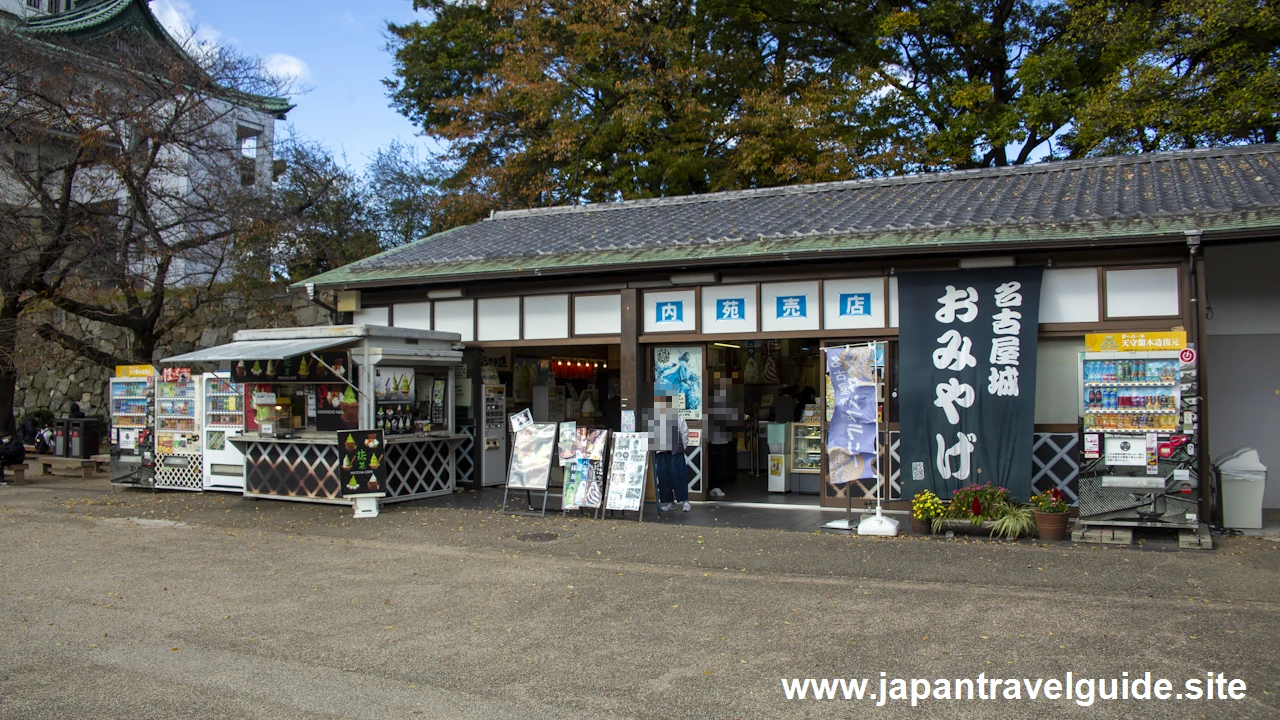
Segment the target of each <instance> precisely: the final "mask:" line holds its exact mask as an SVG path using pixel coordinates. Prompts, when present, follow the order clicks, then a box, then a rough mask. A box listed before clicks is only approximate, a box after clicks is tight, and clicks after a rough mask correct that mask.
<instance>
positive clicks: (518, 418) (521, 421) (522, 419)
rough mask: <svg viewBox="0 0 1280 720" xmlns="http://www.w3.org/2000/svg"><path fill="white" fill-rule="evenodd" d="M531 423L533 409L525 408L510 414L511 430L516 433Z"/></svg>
mask: <svg viewBox="0 0 1280 720" xmlns="http://www.w3.org/2000/svg"><path fill="white" fill-rule="evenodd" d="M532 424H533V411H532V410H530V409H529V408H525V409H523V410H521V411H520V412H518V413H516V414H514V415H512V416H511V432H513V433H518V432H520V431H521V430H523V429H525V428H527V427H529V426H530V425H532Z"/></svg>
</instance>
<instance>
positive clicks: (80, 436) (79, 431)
mask: <svg viewBox="0 0 1280 720" xmlns="http://www.w3.org/2000/svg"><path fill="white" fill-rule="evenodd" d="M67 423H68V425H67V432H68V435H69V436H70V438H69V440H68V442H67V455H66V456H67V457H72V458H79V459H81V460H88V459H89V458H91V457H93V456H94V455H97V454H98V447H99V446H100V445H101V439H102V435H101V433H100V432H99V430H98V419H97V418H72V419H70V420H68V421H67Z"/></svg>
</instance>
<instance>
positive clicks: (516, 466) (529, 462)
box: [507, 423, 556, 490]
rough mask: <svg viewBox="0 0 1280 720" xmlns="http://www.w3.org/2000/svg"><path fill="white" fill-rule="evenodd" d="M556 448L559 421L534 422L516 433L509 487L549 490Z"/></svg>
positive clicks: (508, 480)
mask: <svg viewBox="0 0 1280 720" xmlns="http://www.w3.org/2000/svg"><path fill="white" fill-rule="evenodd" d="M555 448H556V424H555V423H533V424H531V425H527V426H525V427H524V428H522V429H521V430H519V431H518V432H516V434H515V440H514V442H513V443H512V445H511V466H510V469H509V470H508V471H507V487H509V488H511V489H513V490H546V489H547V486H548V485H550V482H551V456H552V455H553V454H555Z"/></svg>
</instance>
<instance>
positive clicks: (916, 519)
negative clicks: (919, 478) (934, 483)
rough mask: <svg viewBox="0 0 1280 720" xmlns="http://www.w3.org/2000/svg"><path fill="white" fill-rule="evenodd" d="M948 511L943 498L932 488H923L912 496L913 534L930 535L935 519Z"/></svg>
mask: <svg viewBox="0 0 1280 720" xmlns="http://www.w3.org/2000/svg"><path fill="white" fill-rule="evenodd" d="M944 512H946V507H944V506H943V504H942V500H941V499H939V498H938V496H937V495H935V494H934V493H933V491H932V490H921V491H920V492H918V493H916V496H915V497H913V498H911V534H913V535H928V534H929V532H930V531H931V530H932V525H933V519H934V518H936V517H942V514H943V513H944Z"/></svg>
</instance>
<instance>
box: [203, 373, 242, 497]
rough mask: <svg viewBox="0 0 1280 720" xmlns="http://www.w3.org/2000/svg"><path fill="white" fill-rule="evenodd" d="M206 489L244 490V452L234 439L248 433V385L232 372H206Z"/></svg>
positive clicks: (204, 448)
mask: <svg viewBox="0 0 1280 720" xmlns="http://www.w3.org/2000/svg"><path fill="white" fill-rule="evenodd" d="M201 387H202V388H203V389H204V430H203V432H204V447H203V450H204V452H203V453H202V462H203V464H204V489H205V490H221V491H223V492H244V454H243V453H241V452H240V449H239V448H237V447H236V446H235V444H234V443H232V442H231V438H234V437H239V436H240V434H241V433H243V432H244V386H243V385H239V384H236V383H233V382H231V373H230V372H226V371H224V372H216V373H205V374H204V375H203V376H202V377H201Z"/></svg>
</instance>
